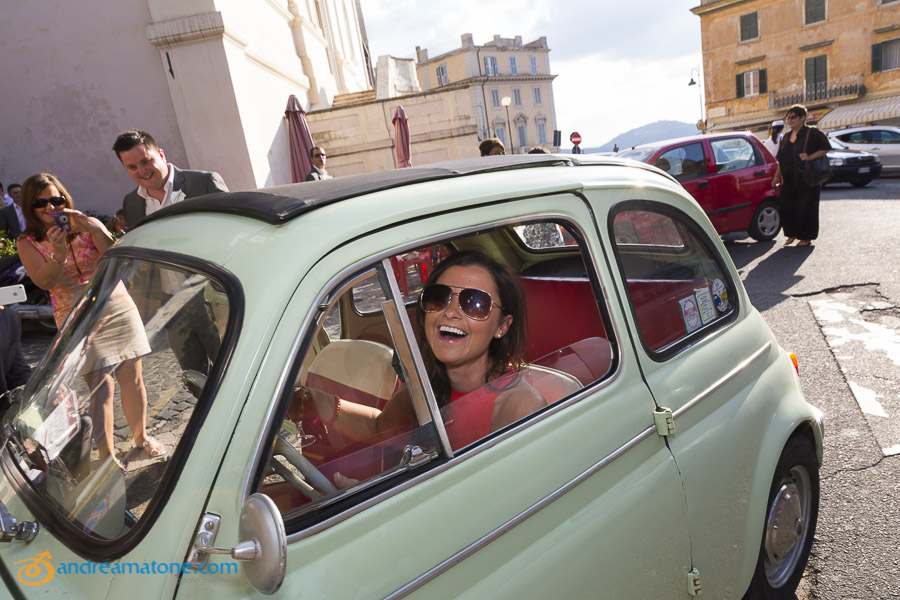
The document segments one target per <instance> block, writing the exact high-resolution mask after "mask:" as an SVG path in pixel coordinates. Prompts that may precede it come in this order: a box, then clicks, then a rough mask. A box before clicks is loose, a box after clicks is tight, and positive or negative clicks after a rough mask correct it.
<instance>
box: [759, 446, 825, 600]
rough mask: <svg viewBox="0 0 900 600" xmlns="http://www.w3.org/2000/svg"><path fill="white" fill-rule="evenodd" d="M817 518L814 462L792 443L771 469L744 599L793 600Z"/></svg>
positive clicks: (809, 452) (810, 452) (809, 449)
mask: <svg viewBox="0 0 900 600" xmlns="http://www.w3.org/2000/svg"><path fill="white" fill-rule="evenodd" d="M818 516H819V463H818V460H817V459H816V451H815V448H814V447H813V445H812V443H811V442H810V441H809V440H808V439H807V438H805V437H795V438H793V439H791V440H790V441H789V442H788V443H787V446H785V448H784V452H782V454H781V458H780V459H779V461H778V466H777V467H776V468H775V477H774V478H773V480H772V488H771V490H770V491H769V502H768V504H767V506H766V520H765V526H764V528H763V537H762V544H761V545H760V549H759V560H758V562H757V564H756V571H755V572H754V574H753V581H752V582H751V584H750V589H749V590H747V594H746V595H745V596H744V598H745V600H749V599H753V598H766V599H779V600H780V599H784V600H788V599H792V598H794V597H795V596H794V590H796V589H797V585H798V584H799V583H800V578H801V577H802V576H803V569H804V568H805V567H806V561H807V560H808V559H809V551H810V548H811V547H812V542H813V536H814V534H815V531H816V521H817V520H818Z"/></svg>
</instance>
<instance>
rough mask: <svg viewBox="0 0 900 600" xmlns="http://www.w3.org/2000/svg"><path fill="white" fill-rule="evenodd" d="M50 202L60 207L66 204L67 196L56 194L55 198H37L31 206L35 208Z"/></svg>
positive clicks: (42, 206)
mask: <svg viewBox="0 0 900 600" xmlns="http://www.w3.org/2000/svg"><path fill="white" fill-rule="evenodd" d="M48 204H52V205H53V206H55V207H57V208H59V207H60V206H65V205H66V197H65V196H56V197H54V198H35V199H34V200H32V201H31V206H32V207H34V208H44V207H45V206H47V205H48Z"/></svg>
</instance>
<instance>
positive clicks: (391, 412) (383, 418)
mask: <svg viewBox="0 0 900 600" xmlns="http://www.w3.org/2000/svg"><path fill="white" fill-rule="evenodd" d="M299 393H300V394H303V405H304V409H303V410H304V412H307V411H311V410H314V411H315V413H316V416H318V418H319V419H320V420H321V421H322V423H323V424H324V425H325V427H326V428H328V429H330V428H332V427H334V428H335V429H336V430H337V431H340V432H341V433H342V434H343V435H345V436H347V437H348V438H350V439H353V440H356V441H361V442H366V441H369V440H371V439H373V438H375V437H377V436H380V435H382V434H385V433H389V432H394V431H396V432H400V431H408V430H410V429H413V428H414V427H416V426H417V421H416V415H415V412H414V411H413V407H412V402H411V401H410V399H409V393H408V392H407V390H406V388H404V389H402V390H400V391H399V392H397V393H396V394H394V396H393V397H392V398H391V399H390V400H388V403H387V404H386V405H385V407H384V409H383V410H378V409H377V408H373V407H371V406H365V405H363V404H357V403H356V402H351V401H349V400H345V399H343V398H339V397H337V396H334V395H332V394H328V393H326V392H323V391H321V390H316V389H312V388H307V387H303V388H300V391H299ZM311 403H313V404H314V406H315V408H313V407H312V406H310V404H311ZM309 416H311V415H302V417H303V418H304V420H306V419H307V418H309ZM288 418H290V419H291V420H294V421H297V420H299V417H297V416H296V415H291V414H289V415H288ZM307 433H309V432H307Z"/></svg>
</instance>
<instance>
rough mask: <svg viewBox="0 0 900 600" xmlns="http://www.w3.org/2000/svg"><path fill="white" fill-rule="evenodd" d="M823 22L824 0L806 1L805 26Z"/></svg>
mask: <svg viewBox="0 0 900 600" xmlns="http://www.w3.org/2000/svg"><path fill="white" fill-rule="evenodd" d="M824 20H825V0H806V24H807V25H809V24H811V23H818V22H819V21H824Z"/></svg>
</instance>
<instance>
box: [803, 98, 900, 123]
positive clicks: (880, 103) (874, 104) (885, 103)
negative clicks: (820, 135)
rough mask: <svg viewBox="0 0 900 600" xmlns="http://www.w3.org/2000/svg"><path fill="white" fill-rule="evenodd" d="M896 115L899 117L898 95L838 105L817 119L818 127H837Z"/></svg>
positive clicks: (890, 117) (880, 119) (899, 101)
mask: <svg viewBox="0 0 900 600" xmlns="http://www.w3.org/2000/svg"><path fill="white" fill-rule="evenodd" d="M897 117H900V96H887V97H885V98H871V99H869V100H861V101H859V102H852V103H849V104H842V105H840V106H838V107H837V108H835V109H834V110H832V111H831V112H830V113H828V114H827V115H826V116H825V118H824V119H822V120H821V121H819V128H820V129H837V128H839V127H846V126H847V125H868V124H869V123H871V122H873V121H883V120H885V119H894V118H897Z"/></svg>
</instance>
